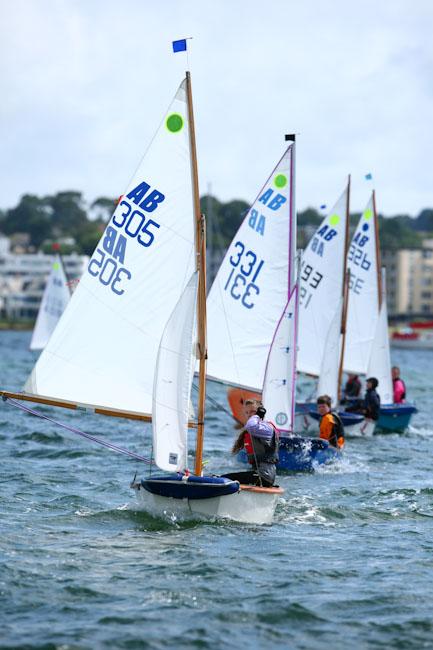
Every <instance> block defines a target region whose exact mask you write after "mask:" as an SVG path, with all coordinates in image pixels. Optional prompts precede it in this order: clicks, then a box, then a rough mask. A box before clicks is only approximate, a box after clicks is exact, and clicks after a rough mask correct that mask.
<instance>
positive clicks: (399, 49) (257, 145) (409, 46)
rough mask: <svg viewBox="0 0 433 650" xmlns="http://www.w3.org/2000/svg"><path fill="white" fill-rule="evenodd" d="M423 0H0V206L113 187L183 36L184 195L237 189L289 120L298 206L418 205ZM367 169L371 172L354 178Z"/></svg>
mask: <svg viewBox="0 0 433 650" xmlns="http://www.w3.org/2000/svg"><path fill="white" fill-rule="evenodd" d="M432 34H433V3H432V2H431V1H430V0H410V1H409V0H380V1H378V0H363V1H362V2H356V3H355V2H350V0H349V1H348V0H266V1H264V0H219V1H218V0H213V1H211V0H122V1H121V2H120V1H119V0H115V1H114V0H0V79H1V83H2V99H1V101H0V190H1V191H0V209H7V208H11V207H14V206H15V205H16V204H17V203H18V201H19V199H20V197H21V196H22V195H23V194H36V195H38V196H44V195H48V194H55V193H56V192H59V191H65V190H77V191H81V192H83V195H84V197H85V199H86V201H87V202H89V203H90V202H92V201H94V200H95V199H96V198H98V197H100V196H106V197H117V196H119V195H120V194H122V193H123V191H124V189H125V187H126V186H127V184H128V181H129V179H130V178H131V176H132V174H133V172H134V170H135V168H136V167H137V165H138V163H139V161H140V159H141V157H142V155H143V153H144V151H145V149H146V147H147V145H148V143H149V141H150V140H151V138H152V136H153V134H154V133H155V131H156V129H157V127H158V125H159V123H160V121H161V119H162V116H163V114H164V113H165V111H166V109H167V107H168V105H169V104H170V102H171V100H172V98H173V95H174V93H175V92H176V89H177V87H178V85H179V83H180V82H181V80H182V78H183V73H184V71H185V69H186V65H187V61H186V57H185V55H184V54H181V53H179V54H173V52H172V47H171V43H172V41H173V40H175V39H178V38H184V37H190V36H191V37H192V40H191V41H188V43H189V53H188V56H189V68H190V70H191V74H192V86H193V97H194V111H195V120H196V136H197V152H198V163H199V178H200V192H201V194H205V193H207V192H208V191H209V189H210V191H211V193H212V194H213V195H214V196H216V197H217V198H218V199H220V200H222V201H229V200H231V199H243V200H245V201H247V202H252V201H253V200H254V198H255V196H256V194H257V192H258V191H259V189H260V187H261V186H262V185H263V183H264V182H265V180H266V178H267V177H268V175H269V174H270V172H271V171H272V169H273V167H274V166H275V164H276V163H277V161H278V160H279V158H280V157H281V155H282V153H283V151H284V148H285V143H284V135H285V134H286V133H297V134H298V136H297V170H296V182H297V186H296V200H297V207H298V209H299V210H303V209H305V208H307V207H310V206H311V207H314V208H316V209H317V208H319V206H320V205H323V204H326V205H328V207H329V208H331V207H332V205H333V203H335V201H336V200H337V198H338V196H339V195H340V193H341V192H342V190H343V188H344V186H345V183H346V178H347V174H349V173H351V175H352V200H351V209H352V211H360V210H362V209H364V207H365V205H366V203H367V201H368V198H369V193H370V191H371V189H373V187H374V188H375V189H376V192H377V205H378V210H379V212H381V213H383V214H385V215H389V216H391V215H395V214H410V215H412V216H416V215H417V214H419V212H420V211H421V210H422V209H423V208H427V207H433V172H432V162H431V161H432V151H433V126H432V125H433V38H432ZM367 173H371V174H372V175H373V180H372V181H367V180H365V175H366V174H367Z"/></svg>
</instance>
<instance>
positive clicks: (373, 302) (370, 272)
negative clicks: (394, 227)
mask: <svg viewBox="0 0 433 650" xmlns="http://www.w3.org/2000/svg"><path fill="white" fill-rule="evenodd" d="M376 237H377V229H376V227H375V210H374V204H373V197H371V199H370V200H369V202H368V204H367V207H366V208H365V210H364V212H363V214H362V217H361V219H360V221H359V223H358V226H357V228H356V231H355V234H354V236H353V239H352V242H351V244H350V248H349V251H348V255H347V265H348V268H349V269H350V282H349V307H348V314H347V325H346V346H345V351H344V370H345V371H347V372H351V373H355V374H365V373H366V372H367V364H368V361H369V359H370V354H371V348H372V345H373V339H374V336H375V331H376V324H377V319H378V314H379V291H378V265H379V263H378V260H377V247H378V242H377V241H376Z"/></svg>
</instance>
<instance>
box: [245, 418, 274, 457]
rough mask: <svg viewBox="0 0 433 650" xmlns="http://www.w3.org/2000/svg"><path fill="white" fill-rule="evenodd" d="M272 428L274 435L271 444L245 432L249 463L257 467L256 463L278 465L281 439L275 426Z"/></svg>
mask: <svg viewBox="0 0 433 650" xmlns="http://www.w3.org/2000/svg"><path fill="white" fill-rule="evenodd" d="M270 424H272V423H270ZM272 427H273V429H274V433H273V435H272V438H271V440H270V441H269V442H268V441H267V440H263V439H262V438H256V437H255V436H251V435H250V434H249V433H248V432H245V436H244V447H245V450H246V452H247V454H248V462H249V463H251V465H255V464H256V463H257V465H260V463H278V460H279V458H278V447H279V439H278V434H277V430H276V428H275V427H274V425H272ZM247 441H248V442H247ZM247 445H248V447H247ZM249 450H251V451H249Z"/></svg>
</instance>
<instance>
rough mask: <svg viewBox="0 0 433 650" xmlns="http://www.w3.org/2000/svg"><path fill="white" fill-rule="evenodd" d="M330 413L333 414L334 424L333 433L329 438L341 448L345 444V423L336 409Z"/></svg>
mask: <svg viewBox="0 0 433 650" xmlns="http://www.w3.org/2000/svg"><path fill="white" fill-rule="evenodd" d="M330 415H332V419H333V421H334V423H333V425H332V433H331V434H330V436H329V438H328V442H329V444H330V445H332V446H333V447H336V448H337V449H339V448H341V447H343V445H344V425H343V422H342V421H341V418H340V416H339V415H338V413H337V412H336V411H330Z"/></svg>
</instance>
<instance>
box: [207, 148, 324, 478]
mask: <svg viewBox="0 0 433 650" xmlns="http://www.w3.org/2000/svg"><path fill="white" fill-rule="evenodd" d="M286 140H288V141H289V142H290V144H289V145H288V147H287V150H286V151H285V153H284V154H283V156H282V158H281V160H280V161H279V162H278V164H277V165H276V167H275V168H274V170H273V171H272V173H271V175H270V176H269V178H268V179H267V181H266V183H265V185H264V186H263V187H262V189H261V190H260V192H259V194H258V196H257V198H256V200H255V201H254V203H253V205H252V206H251V208H250V210H249V211H248V213H247V214H246V216H245V218H244V220H243V222H242V224H241V226H240V228H239V230H238V232H237V233H236V235H235V237H234V239H233V241H232V242H231V244H230V246H229V248H228V251H227V253H226V255H225V257H224V260H223V262H222V264H221V266H220V268H219V270H218V273H217V275H216V277H215V280H214V283H213V285H212V288H211V290H210V293H209V296H208V312H209V321H210V326H209V346H210V349H211V350H212V351H213V352H215V353H214V354H212V356H211V357H210V358H209V362H208V377H209V378H210V379H213V380H216V381H218V382H222V383H224V384H228V385H229V386H231V388H230V389H229V390H228V401H229V404H230V406H231V408H232V412H233V414H234V415H235V418H236V419H237V420H238V421H239V422H240V423H242V424H243V423H244V422H245V415H244V410H243V403H244V401H245V400H246V399H258V400H260V399H262V401H263V404H264V406H265V407H266V409H267V415H266V419H267V420H270V421H271V422H273V424H274V425H275V427H276V428H277V429H278V430H279V432H280V448H279V463H278V465H277V467H278V469H286V470H304V469H311V467H312V463H313V462H314V461H315V460H317V458H318V456H320V455H323V454H326V451H327V447H328V443H327V442H325V441H319V440H316V439H311V440H307V439H304V438H300V437H298V436H295V435H294V410H295V390H296V349H297V344H296V340H297V330H298V310H299V277H298V275H297V273H296V269H295V267H296V264H295V246H296V212H295V147H296V143H295V136H286ZM299 268H300V265H299V264H298V269H299ZM239 459H240V460H241V462H245V463H246V462H247V456H246V453H245V452H244V451H241V452H240V453H239Z"/></svg>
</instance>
